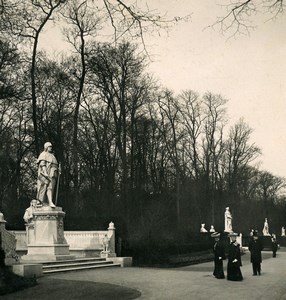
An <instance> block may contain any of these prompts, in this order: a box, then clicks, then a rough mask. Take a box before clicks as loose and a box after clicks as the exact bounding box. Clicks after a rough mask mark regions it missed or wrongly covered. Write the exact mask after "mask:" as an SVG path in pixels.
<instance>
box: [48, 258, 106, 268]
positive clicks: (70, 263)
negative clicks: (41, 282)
mask: <svg viewBox="0 0 286 300" xmlns="http://www.w3.org/2000/svg"><path fill="white" fill-rule="evenodd" d="M110 264H112V261H106V260H102V261H81V262H78V261H73V262H68V263H65V262H61V263H55V264H52V263H49V264H43V270H45V269H52V268H53V269H57V268H66V267H74V266H89V265H97V266H99V265H110Z"/></svg>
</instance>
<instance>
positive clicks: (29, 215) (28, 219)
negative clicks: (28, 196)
mask: <svg viewBox="0 0 286 300" xmlns="http://www.w3.org/2000/svg"><path fill="white" fill-rule="evenodd" d="M37 204H38V201H37V200H36V199H33V200H32V201H31V202H30V207H28V208H27V209H26V210H25V214H24V217H23V219H24V221H25V223H26V224H29V223H30V222H31V220H32V219H33V212H34V211H35V210H36V209H37Z"/></svg>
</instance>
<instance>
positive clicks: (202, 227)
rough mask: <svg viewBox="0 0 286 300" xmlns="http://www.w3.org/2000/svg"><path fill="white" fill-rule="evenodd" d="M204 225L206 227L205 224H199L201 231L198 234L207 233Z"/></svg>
mask: <svg viewBox="0 0 286 300" xmlns="http://www.w3.org/2000/svg"><path fill="white" fill-rule="evenodd" d="M205 225H206V224H201V230H200V232H208V231H207V230H206V229H205Z"/></svg>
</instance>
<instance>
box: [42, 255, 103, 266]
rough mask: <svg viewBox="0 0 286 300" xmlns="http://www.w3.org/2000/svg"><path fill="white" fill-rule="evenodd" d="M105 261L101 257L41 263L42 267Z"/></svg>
mask: <svg viewBox="0 0 286 300" xmlns="http://www.w3.org/2000/svg"><path fill="white" fill-rule="evenodd" d="M102 261H106V259H105V258H101V257H83V258H76V259H69V260H57V261H54V260H53V261H43V262H41V263H42V264H43V265H45V266H47V265H57V264H73V263H75V262H76V263H82V262H102Z"/></svg>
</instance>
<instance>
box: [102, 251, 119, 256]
mask: <svg viewBox="0 0 286 300" xmlns="http://www.w3.org/2000/svg"><path fill="white" fill-rule="evenodd" d="M100 257H101V258H108V257H116V253H112V252H110V251H101V252H100Z"/></svg>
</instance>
